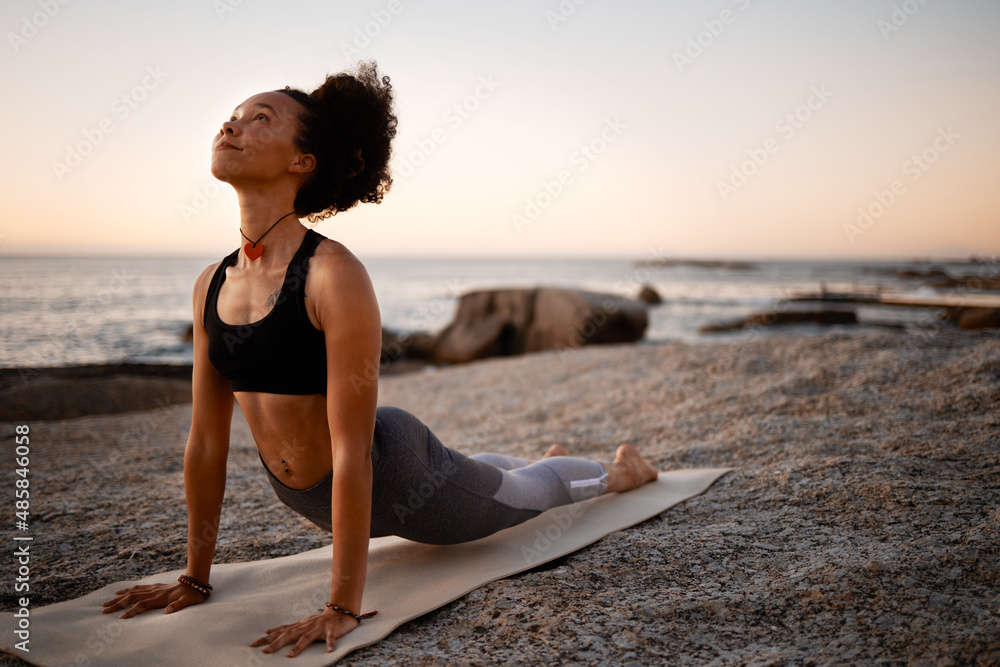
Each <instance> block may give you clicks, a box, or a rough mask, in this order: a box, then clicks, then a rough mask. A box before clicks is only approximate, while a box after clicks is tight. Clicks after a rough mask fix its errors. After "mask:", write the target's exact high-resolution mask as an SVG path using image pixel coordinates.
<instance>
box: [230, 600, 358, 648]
mask: <svg viewBox="0 0 1000 667" xmlns="http://www.w3.org/2000/svg"><path fill="white" fill-rule="evenodd" d="M358 625H359V623H358V620H357V619H355V618H351V617H350V616H347V615H346V614H341V613H340V612H336V611H331V610H329V609H327V610H324V611H322V612H320V613H318V614H313V615H312V616H309V617H307V618H304V619H302V620H301V621H299V622H298V623H291V624H288V625H279V626H278V627H276V628H268V629H267V630H264V632H265V633H266V634H265V635H264V636H263V637H261V638H260V639H256V640H254V641H252V642H251V643H250V646H253V647H255V648H256V647H257V646H263V647H264V649H263V651H264V653H274V652H275V651H277V650H278V649H279V648H281V647H282V646H287V645H288V644H291V643H293V642H294V643H295V646H293V647H292V650H291V651H289V652H288V657H289V658H294V657H295V656H297V655H298V654H299V653H302V651H304V650H305V648H306V647H307V646H309V645H310V644H312V643H313V642H315V641H325V642H326V650H327V653H329V652H330V651H333V649H334V647H335V646H336V644H337V640H338V639H340V638H341V637H343V636H344V635H346V634H347V633H348V632H350V631H351V630H353V629H354V628H356V627H358Z"/></svg>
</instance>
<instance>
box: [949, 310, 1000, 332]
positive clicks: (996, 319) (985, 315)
mask: <svg viewBox="0 0 1000 667" xmlns="http://www.w3.org/2000/svg"><path fill="white" fill-rule="evenodd" d="M997 327H1000V308H962V309H961V312H960V313H959V314H958V328H959V329H965V330H966V331H971V330H974V329H996V328H997Z"/></svg>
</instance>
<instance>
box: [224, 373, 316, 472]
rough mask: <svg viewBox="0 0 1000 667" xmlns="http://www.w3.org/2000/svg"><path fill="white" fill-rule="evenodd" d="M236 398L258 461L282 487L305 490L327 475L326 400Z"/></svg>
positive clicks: (248, 394) (282, 396)
mask: <svg viewBox="0 0 1000 667" xmlns="http://www.w3.org/2000/svg"><path fill="white" fill-rule="evenodd" d="M235 396H236V400H237V402H239V404H240V410H241V411H242V412H243V416H244V417H245V418H246V420H247V424H249V425H250V431H251V432H252V433H253V437H254V441H255V442H256V443H257V449H259V450H260V455H261V458H263V459H264V463H265V464H266V465H267V467H268V469H269V470H270V471H271V472H272V473H274V476H275V477H277V478H278V479H279V480H281V483H282V484H284V485H285V486H287V487H290V488H292V489H308V488H309V487H311V486H313V485H315V484H316V483H317V482H319V481H320V480H321V479H323V478H324V477H326V476H327V475H328V474H329V473H330V471H331V470H332V469H333V456H332V453H331V451H332V450H331V447H330V428H329V426H328V424H327V421H326V396H323V395H321V394H311V395H308V396H296V395H288V394H264V393H258V392H236V394H235ZM282 461H284V463H282ZM285 468H287V469H288V472H285Z"/></svg>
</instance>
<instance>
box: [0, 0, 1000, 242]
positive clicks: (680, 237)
mask: <svg viewBox="0 0 1000 667" xmlns="http://www.w3.org/2000/svg"><path fill="white" fill-rule="evenodd" d="M64 3H65V4H64ZM0 26H2V27H3V31H4V34H5V38H4V41H5V45H4V46H3V47H2V48H0V51H2V52H3V56H2V59H0V63H2V64H0V66H2V72H3V84H4V85H3V89H4V100H5V102H4V105H3V107H4V112H3V128H4V131H3V132H2V133H0V176H2V180H3V183H4V190H3V194H2V198H0V206H2V209H0V255H34V254H64V255H78V254H79V255H197V256H205V257H221V256H223V255H224V254H226V253H228V252H230V251H231V250H232V249H234V248H236V247H237V246H238V245H239V243H240V237H239V211H238V207H237V205H236V197H235V195H234V194H233V192H232V190H231V188H229V186H226V185H223V184H218V183H217V182H216V181H215V180H214V179H213V178H212V176H211V174H210V173H209V168H208V167H209V157H210V143H211V140H212V137H213V136H214V134H215V133H216V132H218V130H219V126H220V125H221V123H222V122H223V121H224V120H226V119H227V118H228V116H229V114H230V112H231V111H232V109H233V108H234V107H235V106H237V105H238V104H239V103H240V102H242V101H243V100H244V99H245V98H247V97H249V96H250V95H252V94H254V93H257V92H260V91H264V90H273V89H275V88H280V87H283V86H285V85H293V86H298V87H302V88H304V89H307V90H308V89H311V88H313V87H315V86H317V85H318V84H319V83H321V81H322V79H323V77H324V76H325V75H326V74H327V73H333V72H336V71H339V70H341V69H343V68H344V67H347V66H350V65H351V64H352V63H354V62H356V61H357V60H359V59H375V60H377V61H378V64H379V68H380V70H381V71H382V72H383V73H385V74H388V75H389V76H390V77H391V79H392V82H393V87H394V89H395V91H396V106H397V113H398V116H399V120H400V124H399V134H398V136H397V139H396V143H395V157H394V159H393V166H394V171H395V173H396V177H397V180H396V184H395V185H394V187H393V189H392V191H391V192H390V193H389V194H388V195H387V196H386V198H385V201H384V202H383V203H382V204H381V205H380V206H373V205H361V206H359V207H358V208H356V209H353V210H351V211H349V212H347V213H345V214H341V215H338V216H336V217H334V218H332V219H329V220H326V221H324V222H322V223H320V224H319V226H318V227H317V231H319V232H321V233H323V234H325V235H327V236H330V237H332V238H335V239H337V240H340V241H342V242H344V243H345V244H347V245H348V247H350V248H351V249H352V250H353V251H354V252H355V253H356V254H358V255H359V256H361V257H364V256H378V255H409V256H442V255H458V256H496V255H503V256H616V257H634V258H644V257H648V256H649V255H650V253H651V252H657V253H660V254H670V255H675V256H691V257H748V258H799V257H802V258H824V257H830V258H834V257H837V258H854V257H857V258H875V257H913V256H934V257H942V256H966V255H968V254H971V253H976V254H981V255H994V254H998V253H1000V187H998V185H1000V160H998V158H1000V123H998V122H997V119H998V118H1000V3H998V2H996V1H995V0H952V1H949V2H944V1H940V0H865V1H862V0H836V1H834V0H829V1H827V2H820V1H811V2H808V1H803V0H713V1H710V2H708V1H706V2H693V1H688V2H680V1H660V2H653V1H641V0H617V1H615V2H611V1H610V0H561V2H560V1H558V0H541V1H538V2H529V1H526V0H510V1H506V2H490V3H477V2H458V1H457V0H456V1H453V2H448V1H443V0H420V1H419V2H417V1H414V0H369V1H365V2H353V3H350V5H349V6H348V3H345V2H339V3H334V2H318V1H317V2H306V1H285V2H281V3H278V2H267V1H265V0H175V1H173V2H169V3H168V2H157V3H140V2H134V1H127V2H126V1H124V0H122V1H117V2H112V1H101V0H74V1H69V0H5V2H4V3H3V4H2V6H0ZM859 209H860V210H861V212H860V213H859Z"/></svg>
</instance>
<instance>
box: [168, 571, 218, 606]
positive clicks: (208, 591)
mask: <svg viewBox="0 0 1000 667" xmlns="http://www.w3.org/2000/svg"><path fill="white" fill-rule="evenodd" d="M177 581H179V582H181V583H182V584H184V585H185V586H187V587H188V588H193V589H195V590H196V591H198V592H199V593H201V594H202V595H204V596H205V599H206V600H207V599H208V598H210V597H212V584H203V583H201V582H200V581H198V580H197V579H195V578H194V577H189V576H187V575H186V574H182V575H181V576H179V577H177Z"/></svg>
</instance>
